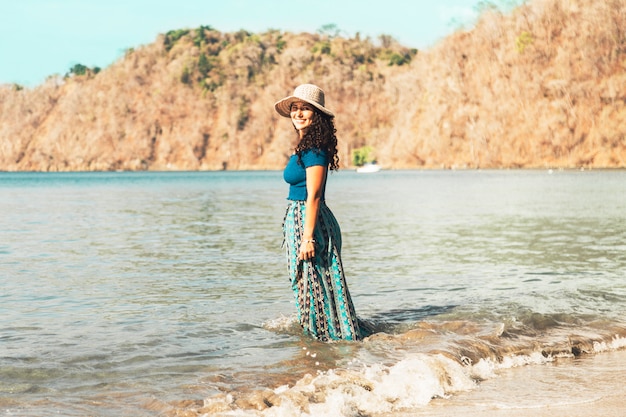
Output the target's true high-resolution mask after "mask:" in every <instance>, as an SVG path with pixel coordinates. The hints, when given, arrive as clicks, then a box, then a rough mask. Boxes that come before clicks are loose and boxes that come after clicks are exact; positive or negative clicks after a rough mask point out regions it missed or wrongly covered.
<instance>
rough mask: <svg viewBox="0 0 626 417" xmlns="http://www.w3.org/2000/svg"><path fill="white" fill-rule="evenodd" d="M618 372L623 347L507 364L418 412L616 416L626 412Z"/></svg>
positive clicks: (477, 416) (625, 353)
mask: <svg viewBox="0 0 626 417" xmlns="http://www.w3.org/2000/svg"><path fill="white" fill-rule="evenodd" d="M624 375H626V350H620V351H613V352H605V353H599V354H596V355H589V356H585V357H582V358H578V359H559V360H558V361H555V363H553V364H547V365H531V366H525V367H521V368H513V369H507V370H504V371H502V372H500V373H499V374H498V375H497V376H495V377H493V378H491V379H489V380H486V381H482V382H481V383H480V384H479V385H478V386H477V388H476V389H475V390H473V391H470V392H466V393H459V394H457V395H455V396H453V397H450V398H447V399H435V400H433V401H432V402H431V403H430V404H429V405H428V406H427V407H425V408H424V409H423V410H420V412H419V414H418V415H419V416H425V417H443V416H464V417H528V416H532V417H554V416H567V417H589V416H593V417H622V416H624V414H625V413H626V384H624V381H623V377H624ZM414 415H415V412H411V413H398V414H393V416H394V417H408V416H414Z"/></svg>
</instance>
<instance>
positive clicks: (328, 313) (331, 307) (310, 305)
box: [283, 201, 363, 341]
mask: <svg viewBox="0 0 626 417" xmlns="http://www.w3.org/2000/svg"><path fill="white" fill-rule="evenodd" d="M305 211H306V209H305V203H304V201H290V203H289V205H288V206H287V212H286V213H285V220H284V222H283V233H284V239H285V240H284V242H285V247H286V250H287V262H288V267H289V278H290V280H291V288H292V290H293V292H294V296H295V300H296V308H297V312H298V320H299V321H300V325H301V326H302V328H303V329H304V330H305V332H306V333H308V334H310V335H312V336H314V337H316V338H317V339H319V340H323V341H328V340H361V339H362V338H363V334H362V333H361V329H360V325H359V320H358V319H357V316H356V313H355V311H354V305H353V304H352V298H351V297H350V292H349V291H348V285H347V283H346V278H345V276H344V272H343V266H342V264H341V230H340V228H339V224H338V223H337V220H336V219H335V216H334V215H333V213H332V212H331V211H330V209H329V208H328V207H327V206H326V204H324V203H320V207H319V213H318V219H317V223H316V226H315V231H314V235H313V239H314V240H315V256H314V257H313V259H311V260H307V261H302V260H300V261H299V260H298V253H299V249H300V245H301V239H302V232H303V229H304V218H305V215H306V213H305Z"/></svg>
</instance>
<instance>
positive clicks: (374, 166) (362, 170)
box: [356, 162, 380, 174]
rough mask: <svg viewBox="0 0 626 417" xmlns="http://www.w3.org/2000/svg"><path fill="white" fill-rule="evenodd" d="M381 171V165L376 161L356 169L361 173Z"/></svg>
mask: <svg viewBox="0 0 626 417" xmlns="http://www.w3.org/2000/svg"><path fill="white" fill-rule="evenodd" d="M378 171H380V166H378V164H376V163H372V162H369V163H367V164H365V165H363V166H360V167H358V168H357V169H356V172H358V173H359V174H371V173H373V172H378Z"/></svg>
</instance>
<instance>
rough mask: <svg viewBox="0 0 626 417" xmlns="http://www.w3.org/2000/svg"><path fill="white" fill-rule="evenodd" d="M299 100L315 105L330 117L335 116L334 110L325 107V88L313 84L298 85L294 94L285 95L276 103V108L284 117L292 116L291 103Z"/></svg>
mask: <svg viewBox="0 0 626 417" xmlns="http://www.w3.org/2000/svg"><path fill="white" fill-rule="evenodd" d="M298 101H305V102H307V103H309V104H310V105H312V106H315V108H317V109H318V110H319V111H321V112H322V113H326V114H327V115H329V116H330V117H335V115H334V114H333V112H331V111H330V110H328V109H327V108H326V107H324V90H322V89H321V88H319V87H318V86H316V85H313V84H302V85H299V86H297V87H296V89H295V90H294V92H293V95H291V96H289V97H285V98H284V99H282V100H280V101H277V102H276V104H274V108H275V109H276V111H277V112H278V114H280V115H281V116H284V117H290V114H289V113H290V109H291V105H292V104H293V103H295V102H298Z"/></svg>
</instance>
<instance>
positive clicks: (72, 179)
mask: <svg viewBox="0 0 626 417" xmlns="http://www.w3.org/2000/svg"><path fill="white" fill-rule="evenodd" d="M286 194H287V187H286V184H285V183H284V182H283V181H282V173H281V172H278V171H269V172H177V173H158V172H139V173H117V172H115V173H0V415H6V416H50V415H61V416H70V417H71V416H102V417H120V416H133V417H142V416H183V415H184V416H195V415H198V416H200V415H207V416H298V415H310V416H373V417H377V416H378V417H382V416H412V415H420V416H422V415H423V416H445V415H465V416H469V415H477V416H478V415H481V416H485V415H516V416H517V415H533V416H541V415H546V416H547V415H577V414H576V413H575V412H573V411H571V410H574V411H575V410H582V409H584V406H585V405H586V406H587V407H592V410H593V409H595V410H599V409H601V408H600V407H601V406H602V405H603V404H604V405H605V406H606V404H609V403H610V404H611V407H613V408H610V410H613V411H615V412H616V413H617V414H615V415H616V416H617V415H620V414H619V412H620V411H619V410H621V411H623V409H624V408H623V407H624V404H621V403H620V400H619V398H623V396H622V394H623V392H624V391H623V388H622V386H623V376H624V373H625V372H626V366H625V365H624V363H626V352H625V349H624V348H625V347H626V319H625V315H624V313H625V311H626V171H557V170H555V171H548V170H536V171H518V170H510V171H508V170H502V171H499V170H494V171H448V170H442V171H384V170H383V171H381V172H379V173H375V174H357V173H355V172H354V171H349V170H343V171H339V172H337V173H334V174H332V175H331V176H330V177H329V183H328V187H327V202H328V205H329V207H330V208H331V209H332V210H333V211H334V213H335V215H336V217H337V218H338V220H339V223H340V224H341V227H342V231H343V241H344V247H343V262H344V267H345V270H346V274H347V280H348V283H349V287H350V291H351V293H352V296H353V301H354V304H355V307H356V310H357V314H358V315H359V316H360V317H361V318H362V319H364V320H366V321H368V322H369V323H370V324H371V325H372V326H373V327H374V329H375V330H376V333H374V334H373V335H372V336H370V337H369V338H367V339H366V340H365V341H363V342H356V343H355V342H352V343H351V342H336V343H328V344H324V343H321V342H317V341H314V340H311V339H310V338H308V337H306V336H304V335H302V334H301V331H300V329H299V327H298V325H297V323H296V321H295V307H294V302H293V295H292V294H291V292H290V287H289V283H288V278H287V276H288V275H287V269H286V262H285V255H284V252H283V250H282V248H281V243H282V230H281V224H282V219H283V215H284V210H285V208H286V201H285V197H286ZM620 390H622V391H620ZM611 398H612V399H613V400H612V401H610V399H611ZM616 398H618V399H617V400H616ZM555 407H556V409H557V410H558V409H559V407H565V409H568V408H567V407H569V410H570V411H571V412H569V413H559V412H557V413H556V414H552V413H553V411H554V410H555ZM516 412H517V413H518V414H515V413H516ZM489 413H491V414H489ZM505 413H509V414H505ZM586 414H587V415H589V413H586ZM591 415H599V414H597V413H596V414H594V413H593V412H592V413H591ZM600 415H602V414H600ZM604 415H609V414H608V412H607V413H605V414H604Z"/></svg>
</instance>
